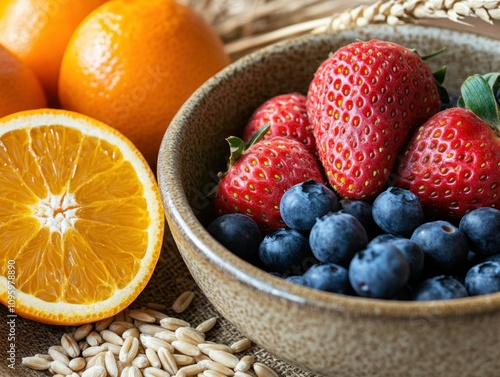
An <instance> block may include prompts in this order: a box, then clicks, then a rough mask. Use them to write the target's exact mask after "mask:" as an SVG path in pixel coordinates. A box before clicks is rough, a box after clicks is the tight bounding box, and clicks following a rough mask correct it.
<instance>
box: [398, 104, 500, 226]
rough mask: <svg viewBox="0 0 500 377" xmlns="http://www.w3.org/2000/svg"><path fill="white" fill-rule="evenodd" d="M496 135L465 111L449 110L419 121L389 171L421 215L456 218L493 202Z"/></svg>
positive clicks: (499, 162)
mask: <svg viewBox="0 0 500 377" xmlns="http://www.w3.org/2000/svg"><path fill="white" fill-rule="evenodd" d="M499 182H500V137H498V136H497V135H496V134H495V132H494V131H493V129H492V128H490V126H488V125H487V124H486V123H484V122H483V121H482V120H481V119H480V118H478V117H477V116H476V115H475V114H474V113H472V112H471V111H470V110H465V109H462V108H458V107H457V108H452V109H448V110H445V111H442V112H440V113H438V114H436V115H435V116H433V117H432V118H431V119H429V121H427V122H426V123H425V124H423V125H422V126H421V127H420V128H419V129H418V130H417V131H416V132H415V134H414V135H413V138H412V139H411V141H410V142H409V144H408V146H407V148H406V150H405V151H404V153H402V155H401V159H400V161H399V162H398V164H397V167H396V169H395V183H394V184H395V185H396V186H398V187H402V188H405V189H409V190H411V191H412V192H414V193H415V194H416V195H417V196H418V197H419V198H420V200H421V202H422V205H423V207H424V210H425V212H426V214H430V215H433V216H436V217H439V218H441V219H448V220H453V219H455V220H459V219H460V218H461V217H463V216H464V215H465V214H466V213H467V212H469V211H472V210H474V209H476V208H479V207H492V206H495V205H498V200H499V198H500V184H499Z"/></svg>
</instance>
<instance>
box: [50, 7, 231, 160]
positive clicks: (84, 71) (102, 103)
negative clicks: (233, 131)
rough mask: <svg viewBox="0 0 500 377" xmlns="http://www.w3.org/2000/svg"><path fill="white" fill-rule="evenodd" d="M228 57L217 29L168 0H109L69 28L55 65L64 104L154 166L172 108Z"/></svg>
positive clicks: (64, 106) (173, 111)
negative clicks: (112, 131)
mask: <svg viewBox="0 0 500 377" xmlns="http://www.w3.org/2000/svg"><path fill="white" fill-rule="evenodd" d="M228 63H229V57H228V55H227V54H226V52H225V50H224V45H223V43H222V41H221V40H220V38H219V36H218V34H217V33H216V32H215V31H214V30H213V29H212V27H211V26H210V25H209V24H208V23H207V22H206V21H205V20H204V19H203V18H202V17H201V16H200V15H199V14H197V13H195V12H194V11H193V10H192V9H190V8H189V7H187V6H185V5H182V4H179V3H177V2H175V1H173V0H114V1H110V2H108V3H106V4H104V5H103V6H101V7H99V8H98V9H96V10H95V11H94V12H92V13H91V14H90V15H89V16H88V17H87V18H86V19H85V20H84V21H83V22H82V23H81V24H80V26H79V27H78V29H77V30H76V31H75V33H74V34H73V37H72V38H71V40H70V42H69V44H68V47H67V49H66V52H65V54H64V57H63V62H62V65H61V74H60V77H59V97H60V101H61V105H62V107H63V108H65V109H68V110H73V111H77V112H79V113H83V114H86V115H89V116H91V117H93V118H96V119H99V120H101V121H103V122H105V123H107V124H109V125H111V126H113V127H115V128H116V129H118V130H119V131H120V132H122V133H123V134H124V135H125V136H127V137H128V138H129V139H130V140H131V141H132V142H133V143H134V144H135V145H136V146H137V147H138V148H139V150H140V151H141V152H142V153H143V155H144V156H145V157H146V160H147V161H148V162H149V164H150V165H151V166H152V167H153V168H155V167H156V159H157V155H158V149H159V146H160V143H161V140H162V137H163V135H164V133H165V131H166V129H167V127H168V125H169V123H170V121H171V119H172V118H173V116H174V115H175V113H176V112H177V111H178V109H179V108H180V107H181V105H182V104H183V103H184V102H185V101H186V99H187V98H188V97H189V96H190V95H191V94H192V93H193V92H194V91H195V90H196V89H197V88H198V87H199V86H200V85H201V84H202V83H203V82H204V81H206V80H207V79H208V78H210V77H211V76H212V75H214V74H215V73H216V72H217V71H219V70H221V69H222V68H223V67H224V66H226V65H227V64H228Z"/></svg>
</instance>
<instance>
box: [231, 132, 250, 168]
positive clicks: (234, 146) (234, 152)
mask: <svg viewBox="0 0 500 377" xmlns="http://www.w3.org/2000/svg"><path fill="white" fill-rule="evenodd" d="M226 141H227V143H228V144H229V153H230V154H229V166H233V165H234V164H235V163H236V161H237V160H238V159H239V158H240V157H241V155H242V154H243V153H244V152H245V149H246V145H245V142H244V141H243V140H241V139H240V138H239V137H236V136H229V137H228V138H226Z"/></svg>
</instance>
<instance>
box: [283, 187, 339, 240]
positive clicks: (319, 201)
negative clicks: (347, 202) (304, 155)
mask: <svg viewBox="0 0 500 377" xmlns="http://www.w3.org/2000/svg"><path fill="white" fill-rule="evenodd" d="M336 211H338V199H337V196H336V195H335V193H334V192H333V191H332V190H330V189H329V188H328V187H326V186H325V185H324V184H322V183H318V182H316V181H306V182H302V183H299V184H297V185H294V186H292V187H290V188H289V189H288V190H287V191H286V192H285V193H284V194H283V197H282V198H281V201H280V213H281V217H282V218H283V221H284V222H285V224H286V225H287V226H288V227H290V228H292V229H295V230H297V231H299V232H309V231H310V230H311V228H312V227H313V225H314V224H315V223H316V219H318V218H319V217H322V216H324V215H326V214H327V213H328V212H336Z"/></svg>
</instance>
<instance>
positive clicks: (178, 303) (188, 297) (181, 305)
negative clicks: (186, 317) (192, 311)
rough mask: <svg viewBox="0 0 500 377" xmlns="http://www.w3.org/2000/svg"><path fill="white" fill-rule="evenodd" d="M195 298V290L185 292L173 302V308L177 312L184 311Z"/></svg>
mask: <svg viewBox="0 0 500 377" xmlns="http://www.w3.org/2000/svg"><path fill="white" fill-rule="evenodd" d="M193 299H194V292H193V291H185V292H183V293H182V294H181V295H180V296H179V297H177V299H176V300H175V301H174V303H173V304H172V310H173V311H174V312H176V313H182V312H184V311H185V310H186V309H187V308H188V307H189V305H191V302H192V301H193Z"/></svg>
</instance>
